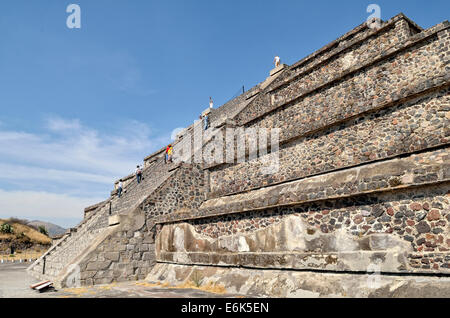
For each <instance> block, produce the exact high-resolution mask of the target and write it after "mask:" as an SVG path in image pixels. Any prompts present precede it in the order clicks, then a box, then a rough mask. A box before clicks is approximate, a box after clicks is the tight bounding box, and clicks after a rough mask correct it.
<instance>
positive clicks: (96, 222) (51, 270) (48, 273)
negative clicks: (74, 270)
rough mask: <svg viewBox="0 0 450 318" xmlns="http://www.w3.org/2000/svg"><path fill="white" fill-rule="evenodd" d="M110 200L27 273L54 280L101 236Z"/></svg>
mask: <svg viewBox="0 0 450 318" xmlns="http://www.w3.org/2000/svg"><path fill="white" fill-rule="evenodd" d="M109 203H110V200H108V201H105V202H104V204H103V205H101V206H99V207H98V208H97V210H96V211H95V212H94V213H92V214H91V215H90V216H89V217H87V218H85V219H84V220H83V221H82V222H81V223H80V224H78V226H77V227H76V228H74V229H72V230H70V232H68V233H66V235H65V236H64V237H63V238H61V239H60V240H59V241H58V242H56V243H55V244H54V245H53V246H52V247H51V248H50V249H49V250H48V251H47V252H46V253H45V254H44V255H42V256H41V257H40V258H39V259H37V260H36V261H35V262H34V263H33V264H32V265H31V266H30V267H28V269H27V271H28V272H29V273H30V274H31V275H33V276H35V277H38V278H40V279H48V280H53V279H54V278H56V277H57V276H58V274H59V273H60V272H61V271H62V270H63V268H64V267H65V265H66V264H69V263H70V262H71V261H72V260H73V259H74V258H75V257H77V256H78V255H79V254H80V253H81V252H82V251H83V250H84V249H86V248H87V247H88V246H89V245H90V244H91V242H92V241H93V240H94V239H95V238H96V237H97V236H98V234H100V233H101V232H102V231H103V230H104V229H105V227H104V226H103V225H104V223H105V220H107V218H108V215H109Z"/></svg>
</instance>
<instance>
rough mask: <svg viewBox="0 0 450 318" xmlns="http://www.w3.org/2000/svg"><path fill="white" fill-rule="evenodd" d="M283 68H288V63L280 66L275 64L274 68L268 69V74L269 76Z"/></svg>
mask: <svg viewBox="0 0 450 318" xmlns="http://www.w3.org/2000/svg"><path fill="white" fill-rule="evenodd" d="M285 68H288V65H287V64H281V65H280V66H277V67H275V68H274V69H272V70H270V72H269V74H270V76H274V75H275V74H277V73H279V72H281V71H282V70H284V69H285Z"/></svg>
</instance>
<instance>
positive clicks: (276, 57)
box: [273, 55, 280, 67]
mask: <svg viewBox="0 0 450 318" xmlns="http://www.w3.org/2000/svg"><path fill="white" fill-rule="evenodd" d="M273 62H274V63H275V67H278V66H280V57H279V56H278V55H277V56H275V58H274V59H273Z"/></svg>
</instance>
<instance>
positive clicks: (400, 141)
mask: <svg viewBox="0 0 450 318" xmlns="http://www.w3.org/2000/svg"><path fill="white" fill-rule="evenodd" d="M449 105H450V96H449V88H448V86H447V87H446V88H443V89H440V90H438V91H435V92H432V93H429V94H427V95H424V96H420V97H417V98H414V99H412V100H410V101H407V102H405V103H401V104H397V105H395V106H392V107H390V108H386V109H383V110H380V111H377V112H372V113H368V114H366V115H362V116H359V117H356V118H353V119H351V120H349V121H347V122H345V123H342V124H341V125H338V126H332V127H330V128H327V129H325V130H322V131H319V132H316V133H314V134H311V135H308V136H305V137H301V138H299V139H296V140H293V141H292V142H290V143H287V144H284V145H283V146H281V147H280V150H279V153H278V157H279V170H278V171H277V172H276V173H275V174H273V175H265V174H262V173H261V171H262V168H264V167H265V165H264V163H265V161H264V160H263V159H264V157H263V158H259V159H256V160H252V161H246V162H244V163H240V164H228V165H222V166H220V167H217V168H213V169H211V175H210V191H211V196H213V197H217V196H220V195H225V194H229V193H237V192H241V191H246V190H250V189H254V188H258V187H261V186H267V185H271V184H277V183H280V182H285V181H288V180H294V179H298V178H305V177H308V176H311V175H316V174H321V173H324V172H327V171H333V170H336V169H342V168H345V167H351V166H355V165H361V164H363V163H369V162H372V161H377V160H385V159H387V158H391V157H394V156H398V155H402V154H407V153H411V152H415V151H422V150H426V149H428V148H431V147H436V146H441V145H446V144H448V143H449V138H450V128H449V127H450V116H449Z"/></svg>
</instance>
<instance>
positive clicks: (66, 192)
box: [0, 117, 170, 218]
mask: <svg viewBox="0 0 450 318" xmlns="http://www.w3.org/2000/svg"><path fill="white" fill-rule="evenodd" d="M44 127H45V130H44V131H43V132H41V133H28V132H24V131H11V130H5V129H1V127H0V189H3V191H2V192H1V196H0V213H2V214H5V213H15V214H14V215H12V216H16V217H21V216H23V217H25V216H29V215H33V216H36V218H38V217H39V215H41V216H43V217H44V216H47V215H51V216H53V217H56V216H61V214H63V215H64V216H65V215H68V216H69V215H70V216H71V217H73V216H75V215H78V216H79V215H82V212H83V208H84V207H86V206H87V205H89V204H93V203H96V202H99V201H102V200H104V199H106V197H107V195H108V193H109V191H110V190H112V187H113V183H114V181H115V180H117V179H118V178H120V177H123V176H126V175H128V174H130V173H132V171H133V170H134V167H135V166H136V164H138V163H141V162H142V158H144V157H145V156H147V155H149V154H150V153H152V152H153V151H154V150H156V149H159V148H160V147H162V146H163V145H164V144H165V143H166V142H168V141H169V139H170V133H167V134H166V135H161V136H153V135H154V134H153V132H152V130H151V129H150V127H148V125H146V124H144V123H142V122H139V121H135V120H128V121H124V122H122V123H120V124H118V125H116V128H115V130H114V131H113V132H112V133H106V132H99V131H97V130H95V129H92V128H89V127H86V126H85V125H83V124H82V123H81V122H80V121H79V120H78V119H64V118H60V117H51V118H48V119H47V120H46V122H45V125H44ZM5 190H8V192H6V191H5ZM0 191H1V190H0ZM100 193H104V194H105V197H103V198H101V197H99V194H100ZM92 196H94V197H96V198H95V199H90V198H91V197H92ZM33 202H34V203H33Z"/></svg>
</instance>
